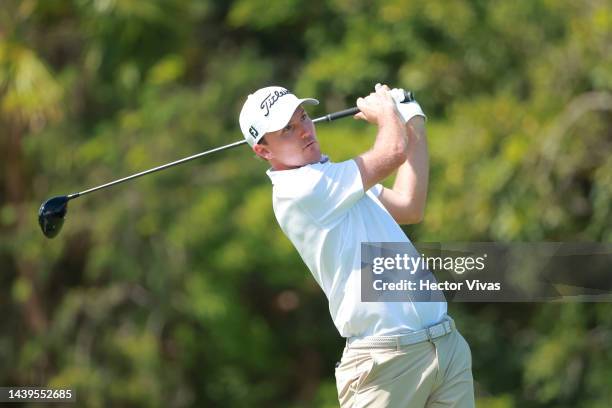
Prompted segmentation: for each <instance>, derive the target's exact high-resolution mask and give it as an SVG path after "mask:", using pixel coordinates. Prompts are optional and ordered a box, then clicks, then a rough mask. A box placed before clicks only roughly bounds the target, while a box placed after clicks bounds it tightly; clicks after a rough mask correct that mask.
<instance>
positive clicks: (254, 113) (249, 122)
mask: <svg viewBox="0 0 612 408" xmlns="http://www.w3.org/2000/svg"><path fill="white" fill-rule="evenodd" d="M302 103H309V104H312V105H318V104H319V101H318V100H316V99H312V98H305V99H299V98H298V97H297V96H295V95H294V94H292V93H291V92H289V90H287V89H286V88H283V87H281V86H269V87H266V88H261V89H259V90H257V91H256V92H255V93H253V94H251V95H249V96H248V98H247V100H246V102H245V103H244V105H243V106H242V110H241V111H240V119H239V121H240V130H242V134H243V136H244V138H245V139H246V141H247V143H248V144H249V145H251V146H253V145H255V144H256V143H258V142H259V140H260V139H261V138H262V137H264V135H265V134H266V133H268V132H276V131H277V130H281V129H282V128H284V127H285V126H286V125H287V123H289V120H290V119H291V116H293V113H294V112H295V110H296V109H297V107H298V106H300V105H301V104H302Z"/></svg>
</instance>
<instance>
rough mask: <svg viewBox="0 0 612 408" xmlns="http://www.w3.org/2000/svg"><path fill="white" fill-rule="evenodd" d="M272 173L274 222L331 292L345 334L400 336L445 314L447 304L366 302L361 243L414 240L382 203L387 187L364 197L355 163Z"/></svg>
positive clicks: (327, 163) (335, 316) (327, 292)
mask: <svg viewBox="0 0 612 408" xmlns="http://www.w3.org/2000/svg"><path fill="white" fill-rule="evenodd" d="M267 174H268V176H269V177H270V179H271V180H272V184H273V189H272V200H273V206H274V214H275V215H276V219H277V220H278V223H279V224H280V227H281V229H282V230H283V232H284V233H285V235H287V237H288V238H289V239H290V240H291V242H292V243H293V245H294V246H295V248H296V249H297V251H298V252H299V254H300V256H301V257H302V259H303V260H304V262H305V263H306V265H307V266H308V269H310V271H311V272H312V275H313V276H314V278H315V280H316V281H317V283H318V284H319V285H320V286H321V288H322V289H323V292H325V295H326V296H327V298H328V300H329V311H330V313H331V316H332V319H333V321H334V324H335V325H336V328H337V329H338V331H339V332H340V335H341V336H343V337H357V338H361V337H366V336H390V335H397V334H401V333H407V332H410V331H415V330H420V329H423V328H425V327H427V326H430V325H432V324H435V323H438V322H439V321H440V320H441V319H442V318H443V317H444V315H445V314H446V302H362V301H361V243H362V242H408V243H410V240H409V239H408V237H407V236H406V234H404V232H403V231H402V229H401V228H400V227H399V225H398V224H397V223H396V222H395V220H394V219H393V217H392V216H391V215H390V214H389V212H388V211H387V210H386V209H385V207H384V206H383V204H382V203H381V202H380V201H379V200H378V195H379V194H380V193H381V191H382V186H381V185H380V184H378V185H376V186H375V187H373V188H371V189H370V190H369V191H367V192H364V190H363V184H362V181H361V174H360V172H359V168H358V167H357V163H356V162H355V161H354V160H347V161H345V162H341V163H332V162H330V161H324V162H321V163H315V164H311V165H307V166H304V167H300V168H298V169H292V170H282V171H274V170H271V169H270V170H268V172H267ZM410 245H412V244H411V243H410Z"/></svg>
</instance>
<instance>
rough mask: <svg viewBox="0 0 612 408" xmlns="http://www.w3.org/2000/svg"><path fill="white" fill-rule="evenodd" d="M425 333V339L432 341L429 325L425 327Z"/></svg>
mask: <svg viewBox="0 0 612 408" xmlns="http://www.w3.org/2000/svg"><path fill="white" fill-rule="evenodd" d="M425 334H427V341H428V342H430V343H432V342H433V335H432V333H431V326H429V327H426V328H425Z"/></svg>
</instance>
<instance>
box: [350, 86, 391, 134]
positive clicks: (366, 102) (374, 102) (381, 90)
mask: <svg viewBox="0 0 612 408" xmlns="http://www.w3.org/2000/svg"><path fill="white" fill-rule="evenodd" d="M374 89H375V92H372V93H371V94H370V95H368V96H366V97H365V98H358V99H357V107H358V108H359V110H360V111H361V112H359V113H357V114H356V115H355V118H356V119H362V120H366V121H368V122H370V123H372V124H374V125H379V126H380V125H381V124H384V122H385V121H387V120H393V116H398V115H399V112H398V110H397V106H396V102H395V100H394V99H393V97H392V95H391V90H390V89H389V87H388V86H387V85H381V84H376V86H375V88H374Z"/></svg>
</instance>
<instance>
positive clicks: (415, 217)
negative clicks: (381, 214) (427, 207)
mask: <svg viewBox="0 0 612 408" xmlns="http://www.w3.org/2000/svg"><path fill="white" fill-rule="evenodd" d="M399 218H400V219H399V220H396V221H397V222H398V224H403V225H408V224H419V223H421V222H422V221H423V218H425V211H424V209H412V210H410V211H404V212H403V213H402V215H401V217H399Z"/></svg>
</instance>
